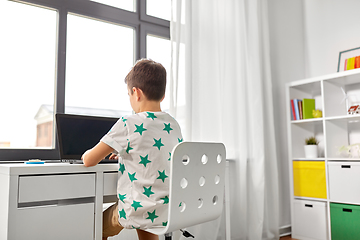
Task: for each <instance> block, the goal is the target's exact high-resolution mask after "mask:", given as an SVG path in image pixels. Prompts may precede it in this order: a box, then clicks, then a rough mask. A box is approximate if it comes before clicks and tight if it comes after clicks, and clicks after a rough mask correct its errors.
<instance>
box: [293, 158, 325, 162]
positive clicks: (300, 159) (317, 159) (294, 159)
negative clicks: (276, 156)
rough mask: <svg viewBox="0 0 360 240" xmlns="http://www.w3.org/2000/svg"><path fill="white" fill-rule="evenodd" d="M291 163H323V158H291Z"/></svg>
mask: <svg viewBox="0 0 360 240" xmlns="http://www.w3.org/2000/svg"><path fill="white" fill-rule="evenodd" d="M293 161H325V158H293Z"/></svg>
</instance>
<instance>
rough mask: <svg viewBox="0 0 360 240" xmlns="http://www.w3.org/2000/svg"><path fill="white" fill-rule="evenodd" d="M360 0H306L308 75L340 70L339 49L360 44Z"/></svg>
mask: <svg viewBox="0 0 360 240" xmlns="http://www.w3.org/2000/svg"><path fill="white" fill-rule="evenodd" d="M359 10H360V1H359V0H316V1H314V0H304V13H305V18H304V20H305V21H304V23H305V24H304V25H305V51H306V59H305V60H306V61H305V62H306V76H307V77H315V76H321V75H325V74H330V73H334V72H337V66H338V58H339V52H341V51H344V50H348V49H351V48H356V47H360V12H359Z"/></svg>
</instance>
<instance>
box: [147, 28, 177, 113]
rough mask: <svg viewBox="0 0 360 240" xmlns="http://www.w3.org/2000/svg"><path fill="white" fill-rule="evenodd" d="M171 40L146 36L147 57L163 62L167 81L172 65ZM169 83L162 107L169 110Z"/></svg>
mask: <svg viewBox="0 0 360 240" xmlns="http://www.w3.org/2000/svg"><path fill="white" fill-rule="evenodd" d="M160 49H161V50H160ZM170 54H171V42H170V40H169V39H166V38H161V37H157V36H153V35H147V37H146V57H147V58H151V59H152V60H154V61H156V62H159V63H161V64H162V65H163V66H164V68H165V69H166V73H167V76H166V78H167V82H169V79H170V65H171V55H170ZM169 88H170V87H169V84H167V86H166V93H165V99H164V101H163V102H162V103H161V109H162V110H163V111H167V110H169V108H170V97H169V93H170V91H169Z"/></svg>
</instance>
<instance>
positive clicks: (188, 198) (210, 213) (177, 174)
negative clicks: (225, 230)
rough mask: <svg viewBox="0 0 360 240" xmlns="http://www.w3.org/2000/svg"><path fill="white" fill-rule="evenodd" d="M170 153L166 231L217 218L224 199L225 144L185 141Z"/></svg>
mask: <svg viewBox="0 0 360 240" xmlns="http://www.w3.org/2000/svg"><path fill="white" fill-rule="evenodd" d="M171 156H172V160H171V177H170V202H169V221H168V226H167V230H166V232H172V231H174V230H179V229H182V228H186V227H189V226H193V225H196V224H199V223H203V222H207V221H210V220H214V219H216V218H218V217H219V216H220V214H221V212H222V207H223V200H224V187H225V164H226V151H225V146H224V144H222V143H201V142H183V143H180V144H178V145H177V146H176V147H175V148H174V150H173V152H172V154H171Z"/></svg>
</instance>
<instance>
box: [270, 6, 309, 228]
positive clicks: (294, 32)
mask: <svg viewBox="0 0 360 240" xmlns="http://www.w3.org/2000/svg"><path fill="white" fill-rule="evenodd" d="M268 6H269V32H270V48H271V49H270V55H271V71H272V79H273V98H274V99H273V101H274V111H275V114H274V116H275V133H276V140H277V154H278V158H279V175H280V176H279V184H280V203H279V204H280V211H281V212H280V222H279V223H280V227H281V226H286V225H289V224H290V222H291V219H290V189H289V174H288V171H289V166H288V163H287V161H288V152H287V149H286V148H287V138H286V134H287V133H286V116H285V115H286V108H285V107H286V103H285V83H286V82H289V81H293V80H296V79H301V78H304V72H305V66H304V41H303V39H304V31H303V29H304V26H303V11H302V9H303V8H302V0H291V1H289V0H272V1H269V4H268Z"/></svg>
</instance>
